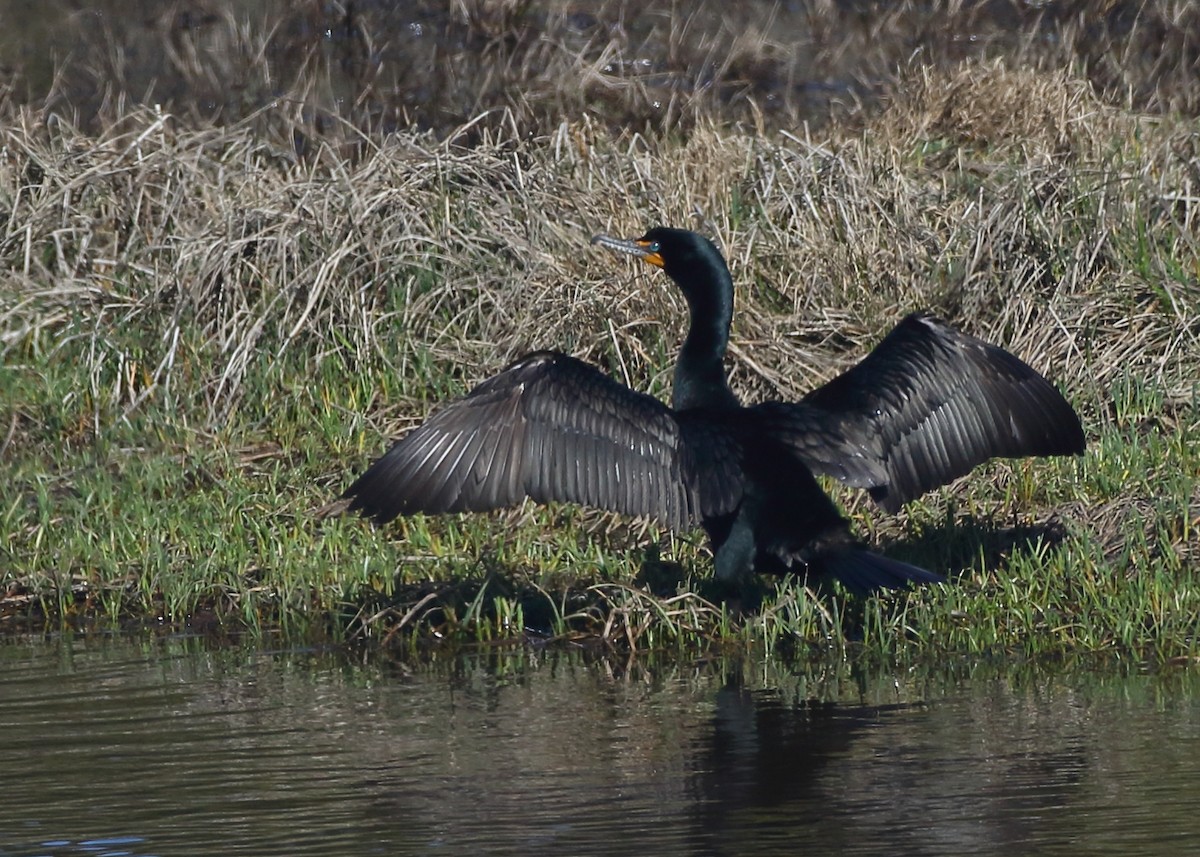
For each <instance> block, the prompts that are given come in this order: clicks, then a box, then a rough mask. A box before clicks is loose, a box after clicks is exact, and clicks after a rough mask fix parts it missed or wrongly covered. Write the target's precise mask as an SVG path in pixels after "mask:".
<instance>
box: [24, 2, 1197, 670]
mask: <svg viewBox="0 0 1200 857" xmlns="http://www.w3.org/2000/svg"><path fill="white" fill-rule="evenodd" d="M881 5H882V6H884V7H886V8H876V7H874V6H869V7H867V6H864V7H861V8H860V7H852V6H851V5H850V4H845V5H842V4H830V5H829V6H828V8H826V7H825V6H823V5H821V4H816V5H812V6H805V7H803V10H802V11H801V12H795V13H792V12H785V11H779V10H777V11H775V12H774V13H773V14H775V16H776V17H775V18H772V17H770V15H767V14H766V13H765V12H760V11H759V10H758V8H757V7H751V9H750V11H749V12H747V13H746V15H747V17H746V18H745V19H738V20H733V17H732V16H733V13H731V12H728V11H725V12H721V13H718V12H716V11H714V9H715V6H713V5H711V4H697V5H696V8H695V10H694V11H693V12H692V14H691V15H690V16H685V15H682V14H680V13H679V12H678V10H676V14H675V15H674V16H668V15H661V14H657V13H655V12H654V10H653V9H651V10H649V11H647V12H645V13H635V12H634V11H632V10H631V9H630V7H628V6H627V5H625V4H619V3H612V4H604V5H602V6H600V7H599V11H595V12H589V13H587V15H586V16H582V17H581V13H579V12H577V11H576V12H572V11H571V10H570V8H569V7H566V6H559V5H556V4H547V5H545V6H543V5H540V4H534V3H507V2H465V3H461V4H454V5H452V11H451V12H450V13H446V14H443V15H442V17H440V18H439V17H437V16H436V15H435V14H434V13H433V12H420V14H418V11H419V10H420V9H422V8H423V7H421V6H420V4H414V5H413V6H412V7H411V10H410V11H411V14H412V15H414V16H415V17H413V19H412V20H410V21H407V22H397V21H393V19H391V18H389V17H388V15H389V14H391V13H388V12H387V11H386V10H384V9H383V8H382V6H379V7H376V6H373V5H370V4H362V5H356V6H354V7H353V8H351V7H349V6H346V7H337V4H311V5H308V4H303V6H302V8H303V9H305V10H306V12H305V14H306V15H307V16H308V17H307V18H303V19H302V18H299V17H296V16H295V15H291V17H289V16H288V14H289V13H285V12H282V11H279V10H275V11H266V12H261V13H255V15H259V17H255V15H251V14H250V13H247V12H244V11H239V10H237V9H235V8H233V7H228V8H226V7H216V8H218V11H213V12H210V13H206V16H203V17H195V18H186V17H181V16H182V15H183V13H182V12H181V11H180V10H181V9H182V8H183V7H175V11H174V12H173V13H172V17H165V18H158V17H155V18H153V19H152V20H149V19H148V20H147V21H146V22H145V26H144V27H142V28H130V29H129V30H128V31H121V32H117V31H116V30H114V29H112V28H104V27H93V28H91V32H90V33H89V32H87V31H86V30H87V28H86V27H83V26H80V28H79V30H78V33H77V36H76V37H77V38H79V39H84V40H85V41H84V42H81V43H80V45H78V46H76V48H75V49H74V50H73V52H72V53H71V55H70V56H69V57H62V58H60V65H59V66H57V68H58V73H57V75H56V76H55V77H53V79H51V80H50V82H49V83H48V84H47V85H46V86H44V87H40V88H39V85H38V83H37V81H38V78H37V76H36V75H35V74H34V73H33V72H34V71H36V69H33V68H32V67H29V66H28V64H26V65H25V66H22V65H21V64H20V62H17V66H18V68H17V73H16V75H15V77H14V78H13V80H14V81H15V82H14V83H12V84H10V85H9V86H8V87H7V88H5V89H4V90H2V91H0V123H2V124H0V134H2V138H0V224H2V231H0V265H2V266H3V270H4V272H5V273H4V275H3V277H2V278H0V355H2V357H0V361H2V362H0V459H2V460H3V462H4V468H5V479H4V480H2V481H0V562H2V563H3V569H2V573H3V592H2V593H0V614H2V618H0V622H2V625H0V628H7V629H14V628H18V627H28V626H30V625H31V624H32V625H34V626H42V625H45V624H47V623H49V624H50V625H56V624H58V623H71V624H84V625H89V626H91V625H94V624H97V623H98V624H101V625H112V624H121V623H134V624H139V625H140V624H145V623H152V624H157V623H161V624H162V625H164V626H166V627H177V626H179V625H181V624H189V625H190V626H191V627H193V628H200V629H206V628H207V629H212V628H217V629H223V630H238V631H246V630H249V631H251V632H253V633H267V632H269V631H274V630H281V631H283V632H285V633H294V634H299V635H329V636H333V637H335V638H339V639H341V638H346V637H353V638H360V639H372V640H388V641H389V642H392V643H396V642H398V641H405V642H407V643H409V644H412V645H425V644H428V643H429V642H430V641H431V640H436V639H459V640H487V641H510V640H519V639H522V638H523V637H524V636H525V635H526V634H527V633H528V632H529V631H530V630H532V631H533V632H534V633H536V634H538V635H539V636H540V635H545V636H550V637H571V638H577V639H589V640H594V641H604V642H605V643H607V644H611V645H618V646H629V647H634V648H644V647H670V646H676V645H681V644H696V643H700V642H703V643H705V644H735V643H742V642H751V643H756V644H762V645H766V646H768V647H775V646H781V645H782V646H790V647H809V646H816V647H824V646H834V647H838V646H845V645H848V644H850V643H854V644H857V645H863V646H865V647H868V648H870V649H872V650H875V651H880V652H887V653H893V652H906V653H917V652H935V653H946V652H986V653H995V652H1014V651H1015V652H1021V653H1029V654H1040V653H1047V652H1050V653H1057V652H1064V651H1088V652H1092V651H1095V652H1112V653H1116V654H1118V655H1120V656H1132V657H1150V658H1154V659H1169V658H1172V657H1179V656H1190V655H1192V654H1193V653H1194V651H1195V646H1196V641H1195V635H1196V631H1197V627H1196V626H1197V621H1198V620H1197V618H1196V617H1197V616H1200V546H1198V545H1200V537H1198V530H1200V476H1198V474H1200V400H1198V392H1197V385H1198V382H1197V379H1198V378H1200V244H1198V240H1200V239H1198V235H1200V135H1198V133H1197V124H1196V118H1195V114H1196V111H1197V104H1196V102H1195V99H1196V98H1197V93H1200V85H1198V83H1200V82H1198V81H1196V79H1195V77H1196V74H1197V69H1196V57H1197V55H1198V47H1197V44H1196V43H1195V41H1194V40H1195V36H1194V35H1193V34H1194V33H1196V32H1200V27H1198V26H1195V25H1194V24H1195V22H1196V21H1197V18H1198V16H1200V6H1198V5H1197V4H1193V3H1150V4H1140V5H1137V6H1134V5H1132V4H1120V3H1117V4H1113V3H1097V4H1088V3H1081V4H1048V5H1046V6H1043V7H1041V8H1035V7H1034V4H1013V5H1011V6H1010V5H1008V4H941V3H932V4H915V3H910V4H881ZM1068 5H1069V9H1068ZM818 6H819V7H820V8H818ZM412 10H417V11H412ZM1005 10H1008V11H1005ZM793 14H794V15H795V16H796V20H795V21H794V22H793V21H792V20H791V18H790V17H789V16H791V15H793ZM270 15H276V16H278V17H276V18H274V19H272V18H270ZM420 15H426V16H427V17H424V18H422V17H420ZM262 16H266V17H262ZM756 16H757V17H756ZM72 20H75V22H76V24H77V25H79V24H80V21H82V22H83V23H86V21H87V20H88V19H87V18H86V16H83V17H82V18H79V19H72ZM421 21H424V22H425V24H424V25H423V26H425V28H426V29H425V30H423V31H422V33H421V34H420V35H413V34H414V33H415V30H413V29H412V27H411V26H410V25H411V24H412V23H413V22H418V23H420V22H421ZM1189 22H1192V23H1189ZM401 24H403V26H401ZM435 24H436V26H435ZM785 24H787V26H785ZM339 27H341V28H342V29H340V30H339V29H338V28H339ZM128 33H133V34H135V35H137V37H138V38H140V39H142V40H143V42H140V43H139V45H140V48H139V51H137V52H132V51H130V50H129V46H128V44H126V43H124V42H122V41H121V39H123V38H126V37H130V36H128ZM964 34H965V35H966V36H968V37H970V38H965V40H964ZM1118 36H1119V37H1120V38H1118ZM405 39H408V40H409V41H405ZM414 39H415V40H416V41H412V40H414ZM421 39H428V41H423V42H422V41H420V40H421ZM410 42H411V44H410ZM416 45H420V46H421V50H426V49H428V50H429V51H430V52H431V54H430V55H431V56H432V59H429V60H426V59H422V60H421V61H422V62H423V63H427V64H428V67H430V68H433V69H435V71H434V73H433V74H429V73H425V74H421V73H419V72H418V71H417V70H414V69H412V68H410V69H407V70H405V67H404V66H402V65H398V63H399V62H400V60H398V59H391V57H394V56H396V57H399V56H410V55H411V56H412V57H416V56H417V55H418V54H419V53H420V51H418V49H417V47H415V46H416ZM406 46H407V47H406ZM802 47H803V48H805V49H803V50H802V49H801V48H802ZM135 54H136V56H138V57H140V58H141V59H140V62H141V63H142V65H141V66H138V67H139V68H141V69H142V70H143V71H144V72H146V74H148V75H149V80H152V82H153V86H150V85H149V83H147V81H146V80H143V79H142V78H140V77H138V76H137V75H134V74H133V72H132V67H131V66H130V65H128V64H129V63H134V64H136V61H135V60H133V59H131V57H133V56H135ZM148 57H153V58H154V59H153V61H151V60H150V59H148ZM355 57H358V58H359V59H360V60H361V62H360V64H359V65H356V64H355V62H356V60H355ZM412 61H413V62H416V59H413V60H412ZM4 62H6V63H10V64H11V63H13V62H14V60H12V59H11V57H6V58H5V59H4ZM123 63H124V64H123ZM805 63H807V65H806V64H805ZM422 67H425V66H422ZM78 81H83V82H84V84H88V87H90V88H88V87H84V84H80V83H78ZM101 81H103V82H104V87H101V88H97V87H96V86H95V84H96V83H98V82H101ZM821 81H824V82H825V85H824V86H823V87H821V86H817V85H816V84H817V83H820V82H821ZM830 81H832V83H830ZM89 82H90V83H89ZM206 86H207V89H206V88H205V87H206ZM85 90H86V92H89V93H90V92H93V91H94V92H96V93H99V95H98V97H97V99H96V100H94V101H93V100H89V99H88V98H87V97H86V96H84V95H82V94H81V93H82V92H84V91H85ZM813 93H819V97H818V96H817V95H813ZM218 95H219V96H220V97H218ZM658 223H666V224H673V225H677V226H684V227H688V228H694V229H698V230H701V231H704V232H705V233H707V234H710V235H712V236H713V237H714V238H715V239H716V240H717V241H718V242H719V243H720V245H721V246H722V248H723V250H724V252H725V254H726V255H727V257H728V258H729V261H730V265H731V268H732V272H733V276H734V280H735V283H736V285H737V295H736V312H735V319H734V332H733V344H732V348H731V354H730V360H729V370H730V373H731V383H732V385H733V387H734V390H735V391H736V392H737V393H738V394H739V395H740V396H742V397H743V398H744V399H745V400H748V401H758V400H761V399H764V398H767V397H771V398H797V397H798V396H800V395H801V394H803V393H804V392H806V391H807V390H809V389H811V388H812V387H813V386H815V385H817V384H818V383H820V382H821V381H822V380H823V379H827V378H829V377H832V376H833V375H834V374H837V373H838V372H839V371H842V370H844V369H845V368H846V367H847V366H848V365H850V364H851V363H852V362H853V361H854V360H856V359H858V357H860V356H861V355H862V354H864V353H865V352H866V351H867V350H868V349H869V348H870V347H871V346H872V345H873V344H874V343H875V342H876V341H878V339H879V338H880V337H881V336H882V335H883V334H884V333H885V332H886V331H887V330H889V329H890V328H891V327H892V325H893V324H894V323H895V322H896V321H897V320H898V319H899V318H901V317H902V316H903V315H904V314H906V313H908V312H909V311H912V310H915V309H921V308H926V309H930V310H932V311H934V312H936V313H937V314H939V315H941V316H942V317H943V318H945V319H947V320H948V321H950V322H951V323H953V324H954V325H956V326H958V327H959V328H961V329H963V330H965V331H967V332H969V333H971V334H973V335H976V336H979V337H982V338H984V339H987V340H989V341H991V342H994V343H997V344H999V345H1002V346H1004V347H1005V348H1008V349H1009V350H1011V351H1013V352H1014V353H1016V354H1018V355H1020V356H1021V357H1022V358H1023V359H1025V360H1026V361H1027V362H1029V363H1030V364H1031V365H1032V366H1033V367H1034V368H1036V369H1037V370H1038V371H1040V372H1042V373H1043V374H1045V375H1046V376H1048V377H1049V378H1051V379H1053V380H1054V381H1055V382H1056V383H1058V384H1059V385H1060V386H1061V388H1062V389H1063V390H1064V391H1065V392H1066V394H1067V397H1068V398H1069V399H1070V400H1071V401H1072V403H1073V404H1074V405H1075V407H1076V408H1077V410H1078V411H1079V412H1080V413H1081V415H1082V416H1083V419H1084V424H1085V429H1086V431H1087V434H1088V441H1089V451H1088V452H1087V454H1086V455H1085V456H1083V457H1082V458H1079V459H1071V460H1053V461H1022V462H995V463H992V464H990V465H988V466H986V467H984V468H981V469H979V470H978V471H976V472H975V473H973V474H972V475H970V476H969V477H966V478H964V479H963V480H960V481H959V482H958V483H956V484H955V485H953V486H951V487H950V488H948V489H945V490H942V491H939V492H936V493H934V494H932V495H928V496H927V497H925V498H922V499H921V500H919V501H917V502H915V503H913V504H911V505H910V506H908V507H907V508H906V509H905V510H904V511H903V512H902V513H901V514H899V515H896V516H889V515H883V514H881V513H879V512H878V511H877V510H875V509H874V508H872V507H871V506H870V505H869V504H868V503H867V502H865V501H864V500H863V498H861V497H857V496H855V495H854V494H852V493H849V492H840V491H839V489H837V488H836V486H833V485H830V486H829V487H830V489H831V490H832V491H834V492H835V495H836V496H837V498H838V499H839V501H840V502H841V503H842V504H843V507H844V508H845V510H846V511H847V513H848V514H850V515H851V516H852V517H853V519H854V523H855V528H856V530H857V531H859V532H860V533H864V534H866V535H867V537H868V539H869V541H870V542H871V543H872V544H873V545H874V546H876V547H877V548H878V549H880V550H883V551H885V552H887V553H888V554H889V555H892V556H895V557H897V558H900V559H903V560H906V561H909V562H913V563H915V564H917V565H920V566H923V567H926V568H930V569H934V570H937V571H939V572H944V573H946V574H948V575H949V577H950V578H951V581H952V582H951V584H950V585H947V586H944V587H928V588H924V589H921V590H917V591H914V592H913V593H911V594H908V595H906V596H901V597H894V598H885V599H871V600H868V601H865V602H863V601H858V600H855V599H851V598H845V597H842V596H841V595H839V594H837V593H832V594H829V593H825V594H821V595H819V596H818V595H815V594H814V593H813V592H811V591H810V590H808V589H807V588H806V587H805V585H804V582H803V581H797V580H795V579H787V580H784V581H783V582H781V583H780V584H779V585H778V586H775V585H770V586H769V587H766V588H765V589H764V592H763V593H762V603H761V606H760V607H759V609H758V610H757V611H755V612H754V613H752V614H750V615H745V616H736V615H733V614H732V613H731V612H730V611H729V610H728V609H726V608H724V607H723V606H722V605H721V604H720V603H719V602H717V601H715V600H712V599H709V598H706V597H705V589H704V585H703V584H704V580H705V579H706V577H707V575H708V574H709V573H710V564H709V559H708V557H707V556H706V555H705V551H704V548H703V545H702V543H701V541H700V540H699V538H696V539H682V540H677V539H672V538H670V537H669V536H667V535H666V534H665V533H662V532H659V531H657V530H656V529H655V528H654V527H652V526H650V525H649V524H646V523H645V522H642V521H631V520H628V519H620V518H616V517H614V516H610V515H605V514H600V513H596V512H591V511H585V510H580V509H576V508H571V507H553V508H549V509H545V508H538V507H534V506H526V507H522V508H519V509H516V510H513V511H511V512H506V513H502V514H499V515H495V516H465V517H449V518H436V519H433V518H431V519H421V518H413V519H407V520H405V521H403V522H402V523H400V524H398V525H396V526H395V527H394V528H390V529H387V530H382V531H378V532H377V531H373V530H372V529H371V528H370V527H368V526H366V525H364V523H363V522H362V521H360V520H357V519H346V518H339V517H321V516H320V515H319V514H318V512H319V510H320V509H321V508H322V507H323V506H325V504H326V503H328V501H329V500H331V499H332V498H333V497H335V496H337V494H338V493H340V491H341V490H342V489H343V488H344V487H345V485H346V484H347V483H348V480H349V478H350V477H351V476H352V475H353V474H354V473H355V472H357V471H358V470H360V469H361V468H362V467H363V466H364V465H365V464H366V463H367V462H368V461H369V460H370V459H371V458H373V457H374V456H376V455H378V454H379V453H380V452H382V451H383V450H384V449H385V448H386V446H387V443H388V438H390V437H394V436H396V435H398V434H400V433H402V432H403V431H405V430H407V429H408V428H410V427H412V426H413V425H415V424H416V422H417V421H419V420H420V419H422V418H423V417H424V415H425V414H426V413H427V412H428V411H429V409H430V408H431V407H433V406H434V404H435V403H436V402H438V401H440V400H442V399H444V398H446V397H449V396H454V395H458V394H461V393H463V392H465V391H466V390H467V389H469V388H470V387H471V386H472V385H473V384H474V383H476V382H478V381H479V380H481V379H482V378H484V377H486V376H488V375H490V374H492V373H494V372H495V371H496V370H497V369H499V368H500V367H501V366H503V365H504V364H505V363H506V362H507V361H509V360H510V359H511V358H513V357H515V356H517V355H518V354H520V353H523V352H525V351H528V350H532V349H536V348H542V347H552V348H556V349H561V350H564V351H567V352H569V353H572V354H574V355H576V356H579V357H582V358H585V359H587V360H589V361H593V362H596V363H598V364H599V365H601V366H603V367H605V368H607V369H608V370H610V371H611V372H612V373H613V374H614V375H615V376H616V377H618V378H619V379H621V380H622V381H623V382H625V383H628V384H630V385H631V386H634V387H636V388H638V389H642V390H646V391H648V392H651V393H653V394H655V395H658V396H660V397H662V396H666V394H667V392H668V391H667V386H668V384H669V378H670V370H671V366H672V361H673V356H674V353H675V349H676V347H677V344H678V339H679V336H680V335H681V332H682V328H683V323H684V308H683V305H682V301H681V300H680V299H679V298H678V297H677V295H675V294H673V293H672V291H671V290H670V289H669V288H668V287H667V286H666V285H665V284H664V282H661V281H659V280H658V279H656V278H651V277H648V276H646V275H645V274H643V273H642V272H639V271H635V270H634V269H633V268H632V267H631V266H630V265H628V264H627V263H623V262H622V261H621V260H618V259H614V258H612V257H611V256H610V255H608V254H605V253H603V252H599V251H595V250H593V249H590V248H589V247H588V244H587V239H588V237H589V236H590V235H591V234H592V233H594V232H597V231H606V232H610V233H616V234H624V235H631V236H632V235H637V234H640V233H641V232H642V231H644V229H645V228H646V227H648V226H650V225H654V224H658Z"/></svg>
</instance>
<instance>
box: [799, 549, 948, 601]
mask: <svg viewBox="0 0 1200 857" xmlns="http://www.w3.org/2000/svg"><path fill="white" fill-rule="evenodd" d="M819 562H820V565H821V566H822V570H823V571H824V572H825V573H826V574H828V575H830V576H831V577H836V578H837V579H838V580H840V581H841V582H842V584H843V585H844V586H845V587H846V588H847V589H849V590H850V591H852V592H855V593H857V594H859V595H870V594H871V593H872V592H874V591H875V590H877V589H904V588H906V587H907V586H908V584H909V583H943V582H944V581H945V579H946V578H944V577H942V576H941V575H940V574H934V573H933V572H932V571H926V570H925V569H923V568H919V567H918V566H915V565H909V564H908V563H907V562H901V561H900V560H898V559H888V558H887V557H886V556H880V555H879V554H877V553H871V552H870V551H868V550H863V549H862V548H849V547H848V548H843V549H841V550H836V551H831V552H829V553H826V554H824V555H823V556H821V558H820V560H819Z"/></svg>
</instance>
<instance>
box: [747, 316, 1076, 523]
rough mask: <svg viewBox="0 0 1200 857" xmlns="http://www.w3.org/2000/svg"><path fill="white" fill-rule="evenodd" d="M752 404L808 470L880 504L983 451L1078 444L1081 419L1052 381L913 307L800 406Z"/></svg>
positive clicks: (961, 468)
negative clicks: (858, 359) (864, 490)
mask: <svg viewBox="0 0 1200 857" xmlns="http://www.w3.org/2000/svg"><path fill="white" fill-rule="evenodd" d="M755 410H756V411H761V412H762V414H763V419H764V420H765V421H766V423H767V424H768V425H769V426H770V427H771V430H772V431H773V433H774V434H775V435H776V436H778V437H780V439H782V440H784V441H785V442H787V443H788V445H789V446H790V447H791V448H792V449H793V450H794V451H795V452H796V454H797V455H798V456H799V457H800V458H801V459H802V460H803V461H804V462H805V463H806V464H807V465H808V466H809V467H810V468H811V469H812V470H813V471H814V472H817V473H825V474H828V475H830V476H834V477H835V478H837V479H840V480H841V481H843V482H845V483H846V484H848V485H854V486H857V487H862V488H869V489H870V490H871V496H872V497H873V498H874V499H875V500H876V501H877V502H879V503H880V504H881V505H882V506H883V507H884V508H886V509H888V510H890V511H895V510H896V509H898V508H899V507H900V506H901V505H902V504H904V503H905V502H907V501H908V500H911V499H913V498H914V497H917V496H919V495H921V494H923V493H925V492H926V491H928V490H930V489H932V488H935V487H937V486H939V485H944V484H945V483H947V482H949V481H950V480H952V479H955V478H956V477H958V476H962V475H963V474H965V473H967V472H968V471H970V470H971V469H972V468H973V467H975V466H976V465H978V464H981V463H983V462H984V461H986V460H988V459H989V458H994V457H1004V458H1014V457H1023V456H1043V455H1071V454H1078V453H1081V452H1083V449H1084V435H1083V428H1082V426H1081V425H1080V422H1079V416H1078V415H1077V414H1076V413H1075V411H1074V409H1073V408H1072V407H1071V405H1070V404H1069V403H1068V402H1067V400H1066V399H1064V398H1063V396H1062V394H1061V393H1059V391H1058V390H1057V389H1056V388H1055V387H1054V385H1053V384H1051V383H1050V382H1049V381H1047V380H1046V379H1045V378H1043V377H1042V376H1041V375H1040V374H1038V373H1037V372H1036V371H1035V370H1034V369H1032V368H1031V367H1029V366H1028V365H1027V364H1025V363H1024V362H1022V361H1021V360H1020V359H1019V358H1017V357H1015V356H1014V355H1012V354H1010V353H1009V352H1007V351H1005V350H1004V349H1002V348H998V347H996V346H994V345H989V344H988V343H986V342H983V341H981V340H978V339H975V338H974V337H970V336H967V335H965V334H962V333H959V332H958V331H956V330H954V329H953V328H950V327H948V326H947V325H945V324H943V323H942V322H940V321H938V320H936V319H934V318H932V317H930V316H927V315H922V314H913V315H910V316H908V317H907V318H905V319H904V320H903V321H901V322H900V324H898V325H897V326H896V327H895V328H894V329H893V330H892V332H891V333H890V334H888V335H887V337H885V338H884V339H883V341H882V342H880V343H879V345H878V346H876V347H875V349H874V350H873V351H872V352H871V353H870V354H868V355H867V356H866V357H865V358H864V359H863V360H862V361H861V362H860V363H858V364H857V365H856V366H854V367H853V368H851V369H850V370H849V371H847V372H845V373H844V374H842V375H839V376H838V377H837V378H834V379H833V380H832V381H830V382H829V383H827V384H825V385H824V386H822V387H818V388H817V389H816V390H814V391H813V392H812V393H810V394H809V395H807V396H805V397H804V399H803V400H802V401H801V402H798V403H795V404H782V403H770V404H767V405H761V406H759V407H758V408H756V409H755Z"/></svg>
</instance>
